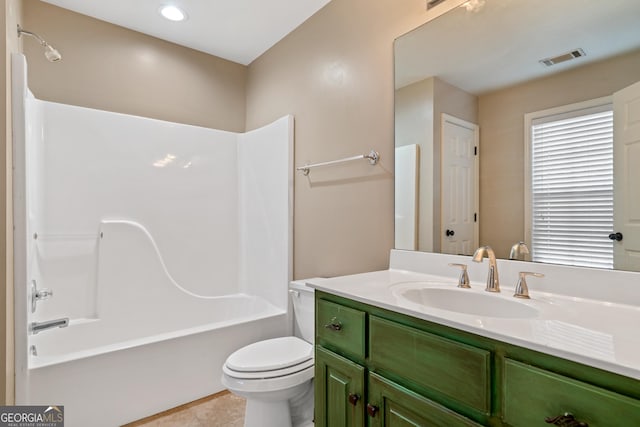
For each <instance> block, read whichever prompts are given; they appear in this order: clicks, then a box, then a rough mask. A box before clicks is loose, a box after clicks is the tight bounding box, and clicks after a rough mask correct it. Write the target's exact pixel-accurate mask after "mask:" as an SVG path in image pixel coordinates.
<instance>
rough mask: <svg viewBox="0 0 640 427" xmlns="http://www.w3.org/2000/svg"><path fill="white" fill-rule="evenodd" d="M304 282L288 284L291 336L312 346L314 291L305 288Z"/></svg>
mask: <svg viewBox="0 0 640 427" xmlns="http://www.w3.org/2000/svg"><path fill="white" fill-rule="evenodd" d="M308 280H310V279H308ZM314 280H317V279H314ZM305 281H306V280H294V281H292V282H290V283H289V294H290V296H291V303H292V305H293V334H294V335H295V336H296V337H299V338H302V339H303V340H305V341H307V342H309V343H311V344H313V342H314V323H315V309H314V307H315V301H314V298H313V292H314V289H313V288H310V287H309V286H307V285H306V284H305Z"/></svg>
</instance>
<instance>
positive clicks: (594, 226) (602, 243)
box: [526, 100, 613, 268]
mask: <svg viewBox="0 0 640 427" xmlns="http://www.w3.org/2000/svg"><path fill="white" fill-rule="evenodd" d="M597 101H599V102H597ZM590 104H598V105H595V106H594V105H590V106H588V107H585V106H584V104H581V105H573V106H567V107H560V108H556V109H553V110H547V111H543V112H538V113H531V114H528V115H527V117H526V123H527V129H529V135H528V136H529V138H528V140H529V149H528V152H529V159H530V165H529V168H530V170H529V174H528V175H529V176H528V179H527V184H528V187H529V188H528V190H529V191H528V199H529V200H528V205H529V206H528V207H527V208H526V210H527V212H528V214H529V215H530V216H529V218H528V220H527V222H528V227H527V228H528V230H527V231H528V236H527V240H528V241H529V242H530V247H531V254H532V261H539V262H547V263H555V264H566V265H574V266H582V267H599V268H613V242H612V241H611V240H609V239H608V235H609V233H611V232H612V230H613V111H612V105H611V103H610V100H607V103H606V104H602V100H596V101H595V102H591V103H590Z"/></svg>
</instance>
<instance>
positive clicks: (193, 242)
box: [12, 55, 293, 427]
mask: <svg viewBox="0 0 640 427" xmlns="http://www.w3.org/2000/svg"><path fill="white" fill-rule="evenodd" d="M12 60H13V79H14V82H13V97H14V105H13V114H14V163H15V172H14V218H15V225H16V231H15V239H14V240H15V242H14V245H15V313H16V322H15V325H16V326H15V335H16V337H15V339H16V397H17V404H42V405H54V404H56V405H64V406H65V417H66V419H65V421H66V424H65V425H67V426H69V427H74V426H86V425H91V426H113V425H120V424H123V423H126V422H130V421H133V420H136V419H140V418H143V417H145V416H148V415H151V414H154V413H157V412H159V411H162V410H164V409H167V408H170V407H174V406H177V405H180V404H183V403H186V402H189V401H192V400H195V399H197V398H200V397H203V396H205V395H208V394H212V393H215V392H217V391H220V390H222V389H223V387H222V385H221V383H220V377H221V367H222V364H223V363H224V360H225V359H226V357H227V356H228V355H229V354H230V353H231V352H232V351H234V350H235V349H237V348H239V347H241V346H243V345H246V344H248V343H250V342H253V341H256V340H260V339H265V338H270V337H274V336H279V335H284V334H287V333H288V332H289V323H290V322H288V310H287V292H286V289H287V284H288V281H289V280H290V278H291V254H292V251H291V246H292V240H291V236H292V200H291V197H292V196H291V194H292V183H293V176H292V171H293V167H292V151H293V150H292V146H293V143H292V138H293V118H292V117H284V118H282V119H280V120H278V121H276V122H274V123H273V124H271V125H268V126H265V127H264V128H261V129H258V130H255V131H252V132H248V133H245V134H236V133H231V132H225V131H219V130H212V129H206V128H200V127H195V126H188V125H183V124H177V123H169V122H164V121H159V120H152V119H148V118H142V117H135V116H130V115H124V114H118V113H112V112H106V111H99V110H93V109H88V108H82V107H76V106H71V105H64V104H57V103H53V102H47V101H41V100H38V99H36V98H34V97H33V95H32V94H31V93H30V92H29V90H28V88H27V82H26V61H25V58H24V56H22V55H14V56H13V58H12ZM32 288H37V289H39V290H42V289H50V290H51V291H52V292H53V296H52V297H50V298H48V299H43V300H38V301H37V302H35V311H33V312H32V297H33V291H32ZM64 318H68V319H69V326H68V327H66V328H55V329H50V330H44V331H42V332H40V333H38V334H33V333H29V332H28V331H29V326H30V325H32V324H33V323H34V322H37V323H39V322H44V321H50V320H55V319H64Z"/></svg>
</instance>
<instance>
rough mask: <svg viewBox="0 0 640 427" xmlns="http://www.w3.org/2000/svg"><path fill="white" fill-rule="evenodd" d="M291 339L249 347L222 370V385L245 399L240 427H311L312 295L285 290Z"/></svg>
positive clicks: (301, 288)
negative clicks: (290, 305) (290, 308)
mask: <svg viewBox="0 0 640 427" xmlns="http://www.w3.org/2000/svg"><path fill="white" fill-rule="evenodd" d="M289 294H290V296H291V300H292V303H293V317H294V334H295V336H293V337H281V338H274V339H270V340H265V341H259V342H256V343H253V344H249V345H248V346H246V347H242V348H241V349H239V350H237V351H235V352H234V353H233V354H231V355H230V356H229V357H228V358H227V360H226V362H225V364H224V366H223V367H222V371H223V374H222V384H223V385H224V386H225V387H227V388H228V389H229V390H230V391H231V392H233V393H234V394H237V395H239V396H242V397H244V398H246V399H247V408H246V411H245V420H244V425H245V427H303V426H304V427H307V426H313V369H314V368H313V341H314V300H313V289H312V288H309V287H307V286H306V285H305V284H304V282H303V281H294V282H291V283H290V284H289Z"/></svg>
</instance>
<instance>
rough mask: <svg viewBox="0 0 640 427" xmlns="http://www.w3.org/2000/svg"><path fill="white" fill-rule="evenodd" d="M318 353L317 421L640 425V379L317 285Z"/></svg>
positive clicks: (354, 426)
mask: <svg viewBox="0 0 640 427" xmlns="http://www.w3.org/2000/svg"><path fill="white" fill-rule="evenodd" d="M315 352H316V353H315V354H316V371H315V373H316V376H315V393H316V395H315V396H316V397H315V399H316V415H315V421H316V422H315V425H316V427H342V426H345V427H360V426H370V427H383V426H393V427H395V426H442V427H451V426H482V425H485V426H512V427H530V426H547V425H553V423H554V422H555V425H562V426H569V427H578V426H580V425H581V424H579V423H584V424H582V425H586V426H588V427H605V426H606V427H611V426H640V381H638V380H634V379H632V378H628V377H623V376H620V375H617V374H613V373H610V372H606V371H603V370H600V369H596V368H593V367H589V366H585V365H581V364H578V363H575V362H571V361H568V360H564V359H560V358H557V357H554V356H550V355H547V354H543V353H539V352H536V351H532V350H528V349H525V348H522V347H517V346H513V345H510V344H506V343H502V342H499V341H496V340H492V339H488V338H484V337H480V336H477V335H475V334H471V333H468V332H464V331H460V330H457V329H454V328H450V327H446V326H443V325H439V324H436V323H431V322H427V321H424V320H421V319H417V318H414V317H411V316H407V315H403V314H400V313H397V312H394V311H389V310H384V309H381V308H378V307H374V306H369V305H367V304H363V303H360V302H357V301H353V300H350V299H347V298H342V297H338V296H336V295H333V294H329V293H325V292H322V291H316V349H315ZM565 413H568V414H572V415H565ZM572 416H573V417H575V418H574V420H573V421H572V419H571V417H572ZM554 419H555V421H554Z"/></svg>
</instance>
